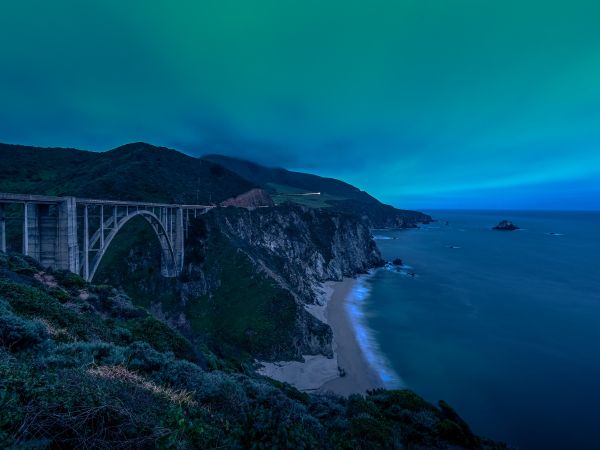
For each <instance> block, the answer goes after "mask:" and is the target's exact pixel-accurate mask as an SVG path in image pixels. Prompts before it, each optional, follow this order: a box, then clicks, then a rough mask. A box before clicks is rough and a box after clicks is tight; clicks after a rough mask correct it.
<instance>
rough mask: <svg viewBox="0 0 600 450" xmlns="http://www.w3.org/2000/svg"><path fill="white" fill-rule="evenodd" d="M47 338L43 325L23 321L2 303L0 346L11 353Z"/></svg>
mask: <svg viewBox="0 0 600 450" xmlns="http://www.w3.org/2000/svg"><path fill="white" fill-rule="evenodd" d="M0 301H1V299H0ZM47 338H48V334H47V333H46V329H45V328H44V326H43V324H41V323H40V322H37V321H33V320H25V319H21V318H20V317H18V316H16V315H14V314H13V313H12V311H10V310H9V309H8V308H7V307H6V304H2V303H0V345H2V346H3V347H5V348H7V349H9V350H11V351H18V350H23V349H26V348H30V347H32V346H34V345H37V344H39V343H41V342H42V341H44V340H45V339H47Z"/></svg>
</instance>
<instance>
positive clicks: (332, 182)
mask: <svg viewBox="0 0 600 450" xmlns="http://www.w3.org/2000/svg"><path fill="white" fill-rule="evenodd" d="M204 159H206V160H209V161H212V162H214V163H217V164H220V165H221V166H223V167H226V168H228V169H229V170H231V171H233V172H235V173H237V174H238V175H240V176H241V177H243V178H245V179H247V180H249V181H251V182H252V183H254V184H256V185H258V186H261V187H262V188H264V189H266V190H267V191H268V192H270V193H271V195H272V197H273V201H274V202H275V203H276V204H282V203H285V202H291V203H295V204H299V205H302V206H307V207H311V208H331V209H333V210H335V211H340V212H344V213H349V214H354V215H356V216H358V217H361V218H366V219H368V221H369V222H370V224H371V226H372V227H374V228H387V227H392V228H393V227H400V228H404V227H412V226H415V225H416V224H417V223H419V222H428V221H430V220H431V217H429V216H428V215H426V214H423V213H420V212H417V211H407V210H401V209H397V208H394V207H393V206H390V205H384V204H383V203H381V202H380V201H379V200H377V199H376V198H374V197H372V196H371V195H369V194H368V193H366V192H364V191H361V190H360V189H358V188H356V187H354V186H352V185H350V184H348V183H344V182H343V181H340V180H336V179H334V178H324V177H319V176H317V175H312V174H308V173H301V172H293V171H290V170H286V169H281V168H272V167H265V166H261V165H260V164H256V163H253V162H250V161H245V160H242V159H238V158H231V157H228V156H223V155H208V156H205V157H204ZM308 192H320V195H318V196H303V195H294V194H301V193H308Z"/></svg>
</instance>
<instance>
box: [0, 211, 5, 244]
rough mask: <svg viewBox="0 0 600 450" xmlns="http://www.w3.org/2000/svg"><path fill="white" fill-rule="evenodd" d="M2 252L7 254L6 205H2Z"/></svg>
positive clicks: (0, 213)
mask: <svg viewBox="0 0 600 450" xmlns="http://www.w3.org/2000/svg"><path fill="white" fill-rule="evenodd" d="M0 252H5V253H6V216H5V213H4V203H0Z"/></svg>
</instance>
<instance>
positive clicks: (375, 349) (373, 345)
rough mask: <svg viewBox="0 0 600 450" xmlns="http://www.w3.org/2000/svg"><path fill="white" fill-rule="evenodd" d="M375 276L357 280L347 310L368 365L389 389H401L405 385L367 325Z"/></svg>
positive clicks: (369, 275) (348, 300)
mask: <svg viewBox="0 0 600 450" xmlns="http://www.w3.org/2000/svg"><path fill="white" fill-rule="evenodd" d="M373 274H374V272H371V273H370V274H368V275H361V276H359V277H358V278H357V280H356V283H355V284H354V287H353V289H352V291H351V293H350V294H349V296H348V299H347V302H346V308H347V311H348V316H349V317H350V322H351V324H352V328H354V335H355V336H356V340H357V341H358V345H359V347H360V350H361V351H362V353H363V355H364V357H365V359H366V360H367V363H368V364H369V366H371V368H372V369H373V370H375V372H376V373H377V375H378V376H379V378H380V379H381V381H382V382H383V385H384V386H385V387H386V388H387V389H399V388H402V387H404V386H405V385H404V383H403V381H402V379H401V378H400V377H399V376H398V374H397V373H396V372H395V371H394V369H392V367H391V365H390V363H389V361H388V359H387V358H386V357H385V355H384V354H383V353H382V351H381V349H380V347H379V343H378V342H377V340H376V339H375V333H374V331H373V330H372V329H370V328H369V326H368V325H367V318H366V313H365V300H367V299H368V298H369V296H370V294H371V288H370V287H369V285H368V279H369V278H370V277H371V276H373Z"/></svg>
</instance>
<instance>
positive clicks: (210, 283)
mask: <svg viewBox="0 0 600 450" xmlns="http://www.w3.org/2000/svg"><path fill="white" fill-rule="evenodd" d="M138 234H139V232H138ZM144 246H145V247H144ZM127 252H128V253H127V255H126V256H124V257H123V258H122V259H123V260H124V261H126V266H125V267H123V270H114V267H112V268H111V270H110V271H108V270H107V271H106V272H105V274H106V275H105V274H103V273H100V275H99V276H100V278H99V279H98V281H102V282H105V281H106V282H109V281H110V282H116V283H117V284H120V285H121V286H123V288H124V289H125V290H126V291H127V292H128V293H130V294H131V295H132V296H133V297H134V298H141V299H142V302H145V303H146V304H145V305H146V306H149V307H150V308H151V309H152V311H153V312H154V314H155V315H156V316H159V317H161V318H162V319H164V320H167V321H168V322H170V323H171V324H173V325H175V326H176V327H177V328H178V329H180V330H182V331H183V332H184V333H185V334H186V335H187V336H189V337H192V338H194V337H199V336H202V337H208V339H209V340H212V341H213V342H214V343H215V344H216V345H219V346H222V345H224V344H228V345H231V347H235V348H241V349H243V350H245V351H247V352H248V353H249V354H251V355H252V356H254V357H259V358H263V359H268V360H281V359H300V358H301V355H306V354H324V355H332V347H331V339H332V333H331V329H330V328H329V326H328V325H326V324H324V323H322V322H320V321H319V320H318V319H316V318H315V317H314V316H312V315H311V314H310V313H308V312H307V311H306V310H305V308H304V305H305V304H311V303H315V302H319V300H320V294H321V292H320V283H321V282H323V281H326V280H340V279H341V278H342V277H343V276H353V275H356V274H357V273H362V272H365V271H366V270H367V269H369V268H370V267H374V266H378V265H380V264H381V257H380V254H379V251H378V249H377V247H376V245H375V242H374V241H373V240H372V237H371V233H370V231H369V229H368V227H367V226H366V225H365V224H364V223H363V222H362V221H361V220H359V219H357V218H356V217H355V216H351V215H345V214H340V213H334V212H328V211H325V210H317V209H307V208H302V207H299V206H291V205H288V206H279V207H274V208H257V209H254V210H248V209H241V208H217V209H215V210H212V211H211V212H209V213H208V214H206V215H203V216H201V217H199V218H198V219H196V220H195V221H194V222H193V223H192V227H191V229H190V234H189V237H188V241H187V244H186V268H185V271H184V274H183V275H182V276H181V278H180V279H179V280H177V281H175V282H173V281H172V280H171V281H170V280H167V279H161V278H160V275H159V274H158V272H152V271H151V269H150V267H151V263H150V260H151V257H150V256H151V255H150V249H149V248H148V244H147V243H146V244H142V243H140V244H139V245H137V246H136V248H134V250H128V251H127ZM156 256H157V254H156V251H155V250H154V256H152V257H154V258H156ZM119 259H120V258H119V257H115V258H113V260H114V261H118V260H119ZM140 270H141V271H143V273H142V274H139V273H137V272H139V271H140ZM151 272H152V273H151ZM115 273H117V274H118V275H117V277H118V279H115V278H114V276H115V275H114V274H115ZM110 274H112V275H110ZM103 277H104V279H102V278H103ZM130 280H137V281H135V282H134V285H131V281H130Z"/></svg>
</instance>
